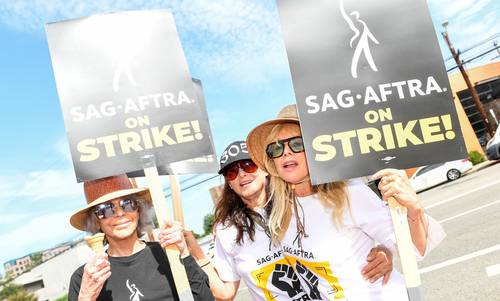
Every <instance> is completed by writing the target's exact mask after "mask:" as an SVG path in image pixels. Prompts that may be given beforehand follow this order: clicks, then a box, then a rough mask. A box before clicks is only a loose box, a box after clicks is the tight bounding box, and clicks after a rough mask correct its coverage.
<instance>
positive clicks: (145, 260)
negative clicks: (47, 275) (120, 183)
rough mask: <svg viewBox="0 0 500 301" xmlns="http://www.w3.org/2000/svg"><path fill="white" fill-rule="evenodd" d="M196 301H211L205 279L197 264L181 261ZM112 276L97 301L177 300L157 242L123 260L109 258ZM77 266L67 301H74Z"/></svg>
mask: <svg viewBox="0 0 500 301" xmlns="http://www.w3.org/2000/svg"><path fill="white" fill-rule="evenodd" d="M182 261H183V263H184V267H185V269H186V273H187V276H188V279H189V284H190V286H191V291H192V292H193V297H194V299H195V300H200V301H201V300H203V301H204V300H214V297H213V296H212V293H211V292H210V288H209V286H208V276H207V275H206V274H205V272H203V270H202V269H201V268H200V267H199V266H198V264H197V263H196V261H195V260H194V259H193V258H192V257H191V256H188V257H186V258H184V259H183V260H182ZM109 262H110V264H111V277H109V278H108V280H106V282H105V283H104V286H103V288H102V290H101V293H100V294H99V297H98V298H97V300H98V301H110V300H115V301H122V300H130V301H153V300H179V297H178V296H177V292H176V290H175V284H174V278H173V276H172V272H171V270H170V264H169V263H168V259H167V256H166V255H165V251H164V250H163V249H162V248H161V246H160V244H158V243H156V242H148V243H146V247H145V248H144V249H143V250H141V251H139V252H137V253H135V254H133V255H131V256H125V257H111V256H110V257H109ZM83 267H84V266H81V267H79V268H78V269H77V270H76V271H75V272H74V273H73V275H72V276H71V281H70V286H69V293H68V300H70V301H77V300H78V294H79V292H80V285H81V282H82V276H83Z"/></svg>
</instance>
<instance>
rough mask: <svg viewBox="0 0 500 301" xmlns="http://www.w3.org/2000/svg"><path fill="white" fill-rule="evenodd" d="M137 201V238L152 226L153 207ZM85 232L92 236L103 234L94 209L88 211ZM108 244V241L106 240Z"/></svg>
mask: <svg viewBox="0 0 500 301" xmlns="http://www.w3.org/2000/svg"><path fill="white" fill-rule="evenodd" d="M136 200H137V205H138V208H137V216H138V221H137V228H136V232H137V237H141V236H142V234H143V233H144V231H145V228H146V227H147V226H148V225H150V224H151V210H150V209H151V206H150V205H149V204H147V203H146V202H145V201H144V200H142V199H140V198H136ZM85 230H86V231H87V232H89V233H91V234H95V233H98V232H102V231H101V228H100V226H99V220H98V219H97V216H95V214H94V212H93V210H92V209H90V210H88V211H87V218H86V219H85ZM105 242H106V239H105Z"/></svg>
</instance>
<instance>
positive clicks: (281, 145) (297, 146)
mask: <svg viewBox="0 0 500 301" xmlns="http://www.w3.org/2000/svg"><path fill="white" fill-rule="evenodd" d="M285 143H288V147H289V148H290V150H291V151H292V152H294V153H301V152H303V151H304V141H302V137H301V136H295V137H290V138H287V139H283V140H278V141H276V142H273V143H269V144H268V145H267V147H266V154H267V156H268V157H269V158H270V159H274V158H279V157H281V156H283V153H284V152H285Z"/></svg>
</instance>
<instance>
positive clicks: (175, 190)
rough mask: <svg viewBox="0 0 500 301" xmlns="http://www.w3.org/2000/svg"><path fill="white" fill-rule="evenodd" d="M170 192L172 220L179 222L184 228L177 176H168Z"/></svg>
mask: <svg viewBox="0 0 500 301" xmlns="http://www.w3.org/2000/svg"><path fill="white" fill-rule="evenodd" d="M168 179H169V181H170V192H171V193H172V207H173V209H174V219H175V220H176V221H178V222H181V224H182V226H183V227H184V214H183V211H182V198H181V188H180V184H179V178H178V177H177V175H169V176H168Z"/></svg>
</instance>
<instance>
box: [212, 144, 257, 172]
mask: <svg viewBox="0 0 500 301" xmlns="http://www.w3.org/2000/svg"><path fill="white" fill-rule="evenodd" d="M240 160H251V159H250V155H249V154H248V150H247V143H246V142H245V141H234V142H232V143H231V144H229V145H228V147H226V149H225V150H224V152H223V153H222V156H221V157H220V161H219V164H220V170H219V174H222V171H223V170H224V168H226V167H228V166H229V165H230V164H231V163H234V162H236V161H240Z"/></svg>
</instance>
